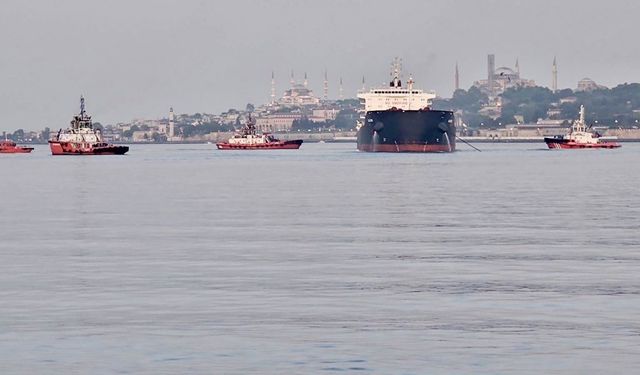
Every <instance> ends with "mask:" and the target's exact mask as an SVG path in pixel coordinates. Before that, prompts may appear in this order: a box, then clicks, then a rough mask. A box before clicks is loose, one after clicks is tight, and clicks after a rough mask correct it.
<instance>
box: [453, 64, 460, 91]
mask: <svg viewBox="0 0 640 375" xmlns="http://www.w3.org/2000/svg"><path fill="white" fill-rule="evenodd" d="M454 83H455V85H454V87H455V88H454V92H455V91H458V90H460V73H459V72H458V62H457V61H456V76H455V82H454Z"/></svg>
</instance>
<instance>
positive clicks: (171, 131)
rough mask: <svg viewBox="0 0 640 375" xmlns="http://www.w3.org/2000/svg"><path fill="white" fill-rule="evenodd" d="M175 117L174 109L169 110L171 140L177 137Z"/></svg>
mask: <svg viewBox="0 0 640 375" xmlns="http://www.w3.org/2000/svg"><path fill="white" fill-rule="evenodd" d="M173 120H174V117H173V107H170V108H169V138H173V137H174V135H175V124H174V121H173Z"/></svg>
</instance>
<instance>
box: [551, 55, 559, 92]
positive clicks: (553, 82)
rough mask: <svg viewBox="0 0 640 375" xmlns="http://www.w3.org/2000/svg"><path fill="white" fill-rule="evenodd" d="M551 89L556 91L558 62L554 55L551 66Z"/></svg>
mask: <svg viewBox="0 0 640 375" xmlns="http://www.w3.org/2000/svg"><path fill="white" fill-rule="evenodd" d="M551 74H552V77H551V91H553V92H556V91H558V64H557V63H556V57H555V56H553V67H552V68H551Z"/></svg>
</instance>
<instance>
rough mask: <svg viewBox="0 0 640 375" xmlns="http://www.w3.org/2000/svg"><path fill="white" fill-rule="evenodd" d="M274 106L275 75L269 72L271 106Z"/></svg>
mask: <svg viewBox="0 0 640 375" xmlns="http://www.w3.org/2000/svg"><path fill="white" fill-rule="evenodd" d="M274 104H276V74H275V73H274V72H273V70H272V71H271V105H274Z"/></svg>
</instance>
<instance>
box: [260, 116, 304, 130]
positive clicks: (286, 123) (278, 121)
mask: <svg viewBox="0 0 640 375" xmlns="http://www.w3.org/2000/svg"><path fill="white" fill-rule="evenodd" d="M301 118H302V113H271V114H267V115H265V116H262V117H258V118H257V119H256V124H255V127H256V130H258V131H261V132H267V133H272V132H277V131H289V130H291V126H292V125H293V122H294V121H296V120H300V119H301Z"/></svg>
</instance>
